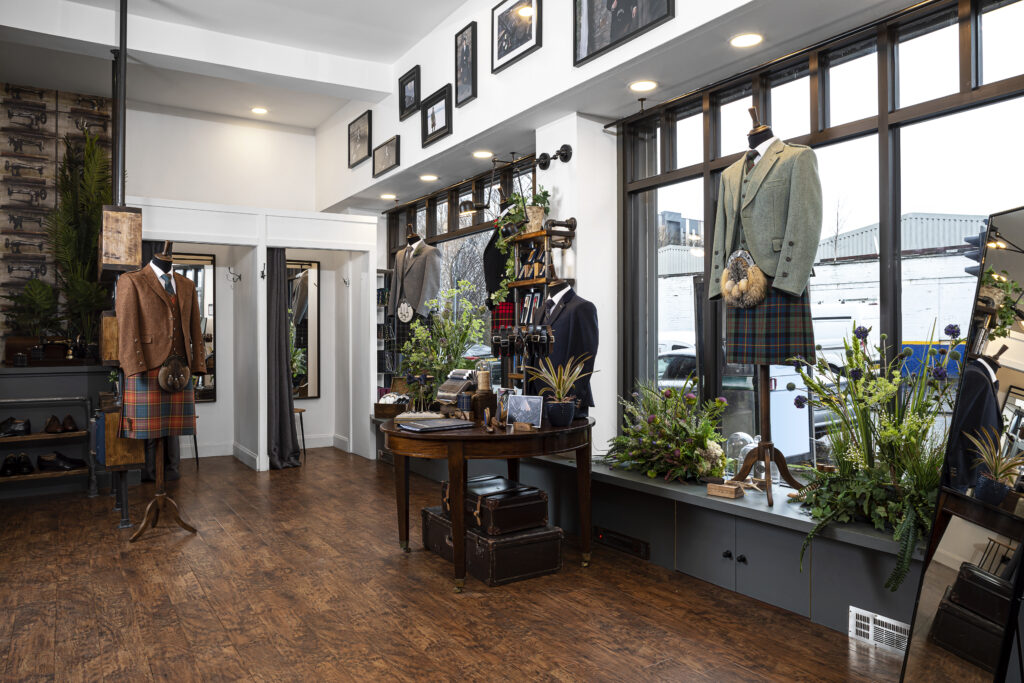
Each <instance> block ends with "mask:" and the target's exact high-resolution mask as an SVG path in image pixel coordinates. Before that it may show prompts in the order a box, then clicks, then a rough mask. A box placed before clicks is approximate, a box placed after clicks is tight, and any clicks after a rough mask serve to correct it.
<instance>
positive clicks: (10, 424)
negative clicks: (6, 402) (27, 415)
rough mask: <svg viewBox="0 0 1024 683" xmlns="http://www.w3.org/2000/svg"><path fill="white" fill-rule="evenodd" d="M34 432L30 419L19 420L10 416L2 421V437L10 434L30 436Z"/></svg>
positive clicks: (0, 431) (0, 424)
mask: <svg viewBox="0 0 1024 683" xmlns="http://www.w3.org/2000/svg"><path fill="white" fill-rule="evenodd" d="M31 433H32V423H31V422H29V421H28V420H19V419H17V418H14V417H9V418H7V419H6V420H4V421H3V422H0V438H4V437H8V436H28V435H29V434H31Z"/></svg>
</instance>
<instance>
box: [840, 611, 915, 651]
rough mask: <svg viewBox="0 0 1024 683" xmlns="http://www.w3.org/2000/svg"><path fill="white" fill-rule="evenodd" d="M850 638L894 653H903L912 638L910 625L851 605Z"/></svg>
mask: <svg viewBox="0 0 1024 683" xmlns="http://www.w3.org/2000/svg"><path fill="white" fill-rule="evenodd" d="M850 637H851V638H855V639H857V640H860V641H863V642H865V643H870V644H871V645H877V646H879V647H883V648H885V649H886V650H892V651H893V652H903V651H904V650H906V649H907V641H908V640H909V638H910V624H904V623H902V622H899V621H896V620H895V619H889V618H887V617H883V616H881V615H879V614H875V613H873V612H868V611H867V610H863V609H860V608H859V607H853V606H852V605H851V606H850Z"/></svg>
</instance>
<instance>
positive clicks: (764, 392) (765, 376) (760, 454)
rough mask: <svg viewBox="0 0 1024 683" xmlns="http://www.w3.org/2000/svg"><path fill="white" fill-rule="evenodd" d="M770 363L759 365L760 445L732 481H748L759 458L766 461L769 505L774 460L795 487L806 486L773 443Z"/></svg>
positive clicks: (797, 488) (770, 503) (772, 501)
mask: <svg viewBox="0 0 1024 683" xmlns="http://www.w3.org/2000/svg"><path fill="white" fill-rule="evenodd" d="M770 367H771V366H768V365H758V366H757V403H758V406H757V412H758V423H759V426H760V428H761V441H760V443H759V444H758V447H757V448H756V449H754V450H752V451H751V452H750V453H747V457H746V459H745V460H744V461H743V467H741V468H740V469H739V470H738V471H737V472H736V476H734V477H733V478H732V479H731V480H730V481H746V479H747V475H749V474H750V470H751V469H753V467H754V464H755V463H756V462H758V461H759V460H760V461H761V462H763V463H764V492H765V493H766V494H767V495H768V507H771V506H772V505H774V500H773V499H772V462H774V463H775V466H776V467H777V468H778V470H779V476H780V477H782V479H783V480H784V481H785V482H786V483H787V484H789V485H790V486H792V487H793V488H795V489H796V490H798V491H799V490H800V489H802V488H803V487H804V485H803V484H801V483H800V482H799V481H797V480H796V477H794V476H793V475H792V473H790V471H789V466H788V465H787V464H786V458H785V456H783V455H782V453H781V452H780V451H779V449H777V448H776V447H775V444H773V443H772V409H771V398H772V396H771V384H770V383H771V371H770Z"/></svg>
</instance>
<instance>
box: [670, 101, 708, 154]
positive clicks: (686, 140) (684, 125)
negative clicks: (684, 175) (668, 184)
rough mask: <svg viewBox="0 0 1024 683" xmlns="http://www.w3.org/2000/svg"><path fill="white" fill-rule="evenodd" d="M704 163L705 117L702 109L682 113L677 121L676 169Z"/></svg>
mask: <svg viewBox="0 0 1024 683" xmlns="http://www.w3.org/2000/svg"><path fill="white" fill-rule="evenodd" d="M702 161H704V116H703V115H702V114H701V111H700V108H699V107H698V108H697V110H696V111H693V110H688V111H686V112H685V113H683V112H681V113H680V115H679V118H677V119H676V168H686V167H687V166H692V165H693V164H699V163H701V162H702Z"/></svg>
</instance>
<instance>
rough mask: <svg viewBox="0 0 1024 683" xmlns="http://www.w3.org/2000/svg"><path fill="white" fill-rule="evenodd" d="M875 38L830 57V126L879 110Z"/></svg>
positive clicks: (856, 119)
mask: <svg viewBox="0 0 1024 683" xmlns="http://www.w3.org/2000/svg"><path fill="white" fill-rule="evenodd" d="M876 50H877V48H876V46H875V41H874V40H871V41H867V42H865V43H860V44H857V45H853V46H850V47H848V48H845V49H843V50H836V51H835V52H833V53H831V54H830V55H829V56H828V101H829V125H830V126H838V125H839V124H841V123H849V122H850V121H859V120H860V119H866V118H867V117H869V116H875V115H876V114H877V113H878V93H877V91H878V54H877V52H876Z"/></svg>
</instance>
